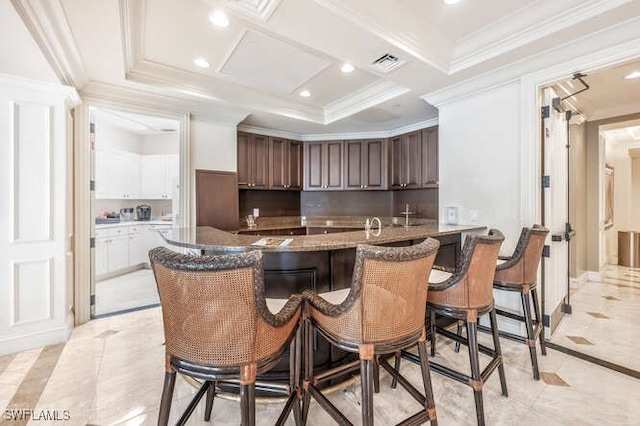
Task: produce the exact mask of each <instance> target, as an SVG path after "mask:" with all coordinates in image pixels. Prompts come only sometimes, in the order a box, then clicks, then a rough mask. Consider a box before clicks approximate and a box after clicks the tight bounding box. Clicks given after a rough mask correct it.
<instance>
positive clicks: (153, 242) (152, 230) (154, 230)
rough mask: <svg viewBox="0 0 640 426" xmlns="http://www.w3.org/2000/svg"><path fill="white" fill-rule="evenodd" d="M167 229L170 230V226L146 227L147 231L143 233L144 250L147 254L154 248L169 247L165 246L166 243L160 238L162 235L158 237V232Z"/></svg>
mask: <svg viewBox="0 0 640 426" xmlns="http://www.w3.org/2000/svg"><path fill="white" fill-rule="evenodd" d="M169 229H171V225H169V224H167V225H148V226H147V230H146V232H145V237H144V238H145V240H144V243H145V248H146V251H147V253H148V252H149V250H151V249H152V248H155V247H160V246H162V247H169V244H167V242H166V241H165V240H164V238H162V235H160V232H162V231H168V230H169Z"/></svg>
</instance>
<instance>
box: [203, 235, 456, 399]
mask: <svg viewBox="0 0 640 426" xmlns="http://www.w3.org/2000/svg"><path fill="white" fill-rule="evenodd" d="M433 238H436V239H438V240H439V241H440V248H439V250H438V255H437V256H436V260H435V264H436V265H438V266H439V267H444V268H447V269H455V267H456V264H457V261H458V258H459V257H460V247H461V242H460V238H461V237H460V234H459V233H458V234H449V235H443V236H436V237H433ZM422 241H424V238H423V239H419V240H408V241H399V242H396V243H389V244H384V245H385V246H394V247H400V246H410V245H414V244H418V243H420V242H422ZM204 254H220V252H215V253H214V252H205V253H204ZM355 256H356V250H355V248H350V249H343V250H325V251H310V252H309V251H307V252H263V259H264V270H265V273H264V279H265V289H266V296H267V297H268V298H274V299H286V298H288V297H289V296H290V295H292V294H295V293H298V294H299V293H302V292H303V291H304V290H312V291H315V292H317V293H323V292H328V291H333V290H341V289H344V288H348V287H349V286H350V285H351V276H352V275H353V266H354V262H355ZM314 342H315V343H314V367H313V368H314V371H316V372H320V371H323V370H327V369H328V368H331V367H333V366H335V365H339V364H341V363H343V362H346V361H348V360H352V359H355V357H357V354H352V353H348V352H345V351H342V350H340V349H337V348H334V347H332V346H331V345H330V344H329V342H327V341H326V340H325V339H324V338H323V337H322V336H320V335H315V336H314ZM346 378H348V375H347V377H345V379H346ZM288 379H289V354H288V353H287V354H286V355H285V356H284V357H283V359H282V360H281V361H280V362H279V363H278V364H277V365H276V366H275V367H274V368H273V369H272V370H271V371H269V372H267V373H265V374H262V375H260V376H259V377H258V380H262V381H266V382H276V383H282V384H287V383H288ZM335 384H336V383H333V382H330V383H328V384H327V386H333V385H335ZM224 390H226V391H229V392H236V391H237V388H235V387H231V388H228V389H224ZM256 394H257V395H261V392H260V390H259V389H256Z"/></svg>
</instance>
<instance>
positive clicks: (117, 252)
mask: <svg viewBox="0 0 640 426" xmlns="http://www.w3.org/2000/svg"><path fill="white" fill-rule="evenodd" d="M128 248H129V242H128V240H127V236H126V235H122V236H117V237H110V238H109V244H108V245H107V257H108V264H109V266H108V269H109V272H114V271H118V270H120V269H124V268H126V267H127V266H129V251H128Z"/></svg>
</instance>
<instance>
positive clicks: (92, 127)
mask: <svg viewBox="0 0 640 426" xmlns="http://www.w3.org/2000/svg"><path fill="white" fill-rule="evenodd" d="M95 132H96V123H89V133H95Z"/></svg>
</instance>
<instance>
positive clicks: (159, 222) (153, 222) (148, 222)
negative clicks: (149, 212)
mask: <svg viewBox="0 0 640 426" xmlns="http://www.w3.org/2000/svg"><path fill="white" fill-rule="evenodd" d="M136 225H138V226H139V225H169V226H173V222H171V221H170V220H160V219H155V220H129V221H126V222H118V223H102V224H96V229H107V228H118V227H120V226H136Z"/></svg>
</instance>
